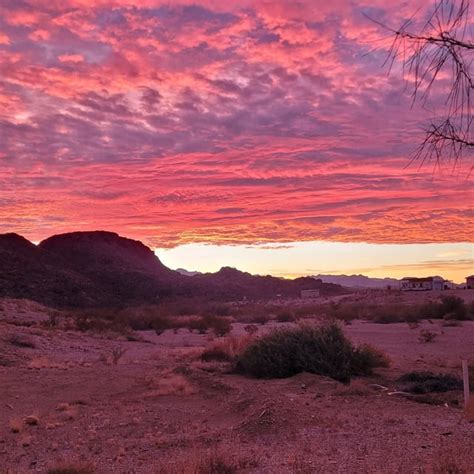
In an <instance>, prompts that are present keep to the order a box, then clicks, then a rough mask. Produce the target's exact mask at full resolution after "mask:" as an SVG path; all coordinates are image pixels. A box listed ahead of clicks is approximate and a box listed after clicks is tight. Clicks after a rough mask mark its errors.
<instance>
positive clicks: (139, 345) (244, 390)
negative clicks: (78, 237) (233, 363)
mask: <svg viewBox="0 0 474 474" xmlns="http://www.w3.org/2000/svg"><path fill="white" fill-rule="evenodd" d="M2 308H3V310H2V311H1V312H0V472H2V469H3V471H4V472H11V473H23V472H48V470H50V469H54V468H57V467H58V466H61V465H63V464H64V463H70V464H71V463H72V464H73V465H75V466H76V467H80V466H90V467H91V469H92V470H93V472H98V473H110V472H118V473H122V472H123V473H155V472H171V473H172V472H194V471H193V468H192V466H193V465H195V464H196V462H197V461H199V460H201V459H203V458H204V457H205V456H207V455H216V456H221V457H222V458H224V459H226V460H227V462H228V463H230V464H232V465H233V466H234V467H235V468H236V469H237V471H238V472H249V473H293V472H294V473H297V472H298V473H309V472H323V473H380V472H384V473H392V472H393V473H414V472H420V473H421V472H439V471H436V469H438V468H439V466H443V465H444V464H445V463H446V462H447V461H449V460H450V459H451V458H453V457H454V458H455V462H456V463H458V464H459V465H460V466H462V467H463V468H464V472H474V460H473V459H474V458H473V455H472V453H474V423H469V421H468V420H467V419H466V415H465V413H464V411H463V410H462V408H461V406H462V393H460V392H449V393H445V394H443V395H442V397H441V398H438V399H436V400H434V401H433V403H436V404H429V403H419V402H418V401H415V400H413V399H411V398H409V397H406V396H404V395H400V394H396V393H393V392H396V391H397V390H398V389H399V383H398V382H397V379H398V377H399V376H400V375H401V374H402V373H404V372H407V371H411V370H432V371H434V372H448V373H455V374H459V373H460V359H461V358H462V357H467V358H470V360H471V364H472V363H474V360H473V358H474V322H463V324H462V326H460V327H443V326H441V324H440V322H438V321H434V322H433V323H429V322H427V321H424V322H422V323H421V325H420V326H419V327H417V328H412V329H410V327H409V326H408V325H407V324H405V323H399V324H384V325H381V324H374V323H367V322H363V321H353V322H352V324H350V325H347V326H345V327H344V330H345V332H346V333H347V335H348V336H349V337H350V338H351V339H352V340H353V341H354V342H355V343H370V344H373V345H375V346H376V347H379V348H381V349H384V350H385V351H386V353H387V354H388V355H389V356H390V358H391V359H392V362H393V364H392V367H391V368H390V369H383V370H380V371H378V373H377V375H376V376H374V377H371V378H361V379H357V380H354V381H353V382H352V383H351V385H349V386H346V385H343V384H340V383H338V382H336V381H334V380H332V379H329V378H324V377H319V376H316V375H310V374H300V375H298V376H295V377H292V378H288V379H283V380H254V379H250V378H245V377H242V376H239V375H235V374H233V373H229V371H228V367H227V366H226V365H225V364H218V363H203V362H201V361H200V360H199V354H200V352H201V351H202V349H203V348H204V347H206V346H207V345H208V344H209V343H210V340H211V339H213V336H211V335H198V334H191V333H189V331H187V330H185V329H180V330H179V331H178V332H177V333H176V334H175V333H173V331H166V332H165V333H163V334H161V335H159V336H157V335H156V334H155V333H153V332H149V331H143V332H140V333H136V338H137V339H138V340H135V341H128V340H126V338H124V337H118V336H117V335H112V334H89V333H80V332H77V331H74V330H64V329H48V328H46V327H45V326H44V322H46V321H47V320H48V317H49V314H50V310H48V309H45V308H42V307H41V306H39V305H35V304H32V303H25V302H18V301H4V302H3V305H2ZM60 317H61V316H60ZM28 321H29V322H30V323H28ZM41 321H43V323H41ZM25 322H26V324H31V325H30V326H29V327H28V326H25V325H23V324H25ZM307 322H308V323H311V322H312V321H307ZM42 324H43V325H42ZM243 326H244V325H243V324H241V323H235V324H234V325H233V333H234V334H237V335H238V334H243V333H244V331H243ZM282 326H284V324H278V323H276V322H270V323H268V324H266V325H264V326H260V327H259V332H258V333H257V334H263V333H264V332H266V331H269V330H271V329H272V328H275V327H282ZM421 329H428V330H430V331H432V332H436V333H437V336H436V338H435V340H434V341H432V342H430V343H423V342H420V341H419V339H418V337H419V333H420V331H421ZM114 357H115V358H116V360H115V362H116V363H114ZM443 463H444V464H443Z"/></svg>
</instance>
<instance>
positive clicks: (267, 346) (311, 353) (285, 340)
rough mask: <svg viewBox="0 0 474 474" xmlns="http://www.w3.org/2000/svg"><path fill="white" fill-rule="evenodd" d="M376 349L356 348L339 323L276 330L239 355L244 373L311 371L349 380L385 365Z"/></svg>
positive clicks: (267, 375) (287, 374)
mask: <svg viewBox="0 0 474 474" xmlns="http://www.w3.org/2000/svg"><path fill="white" fill-rule="evenodd" d="M385 364H386V361H385V360H384V359H383V357H382V356H381V355H380V353H379V352H378V351H377V353H375V350H374V349H370V350H369V349H368V348H367V347H365V348H364V347H360V348H355V347H354V346H353V345H352V343H351V342H350V341H349V339H347V338H346V337H345V335H344V333H343V332H342V329H341V328H340V327H339V326H338V325H337V324H335V323H329V324H326V325H323V326H320V327H311V326H302V327H299V328H295V329H283V330H276V331H274V332H272V333H270V334H268V335H266V336H263V337H261V338H259V339H256V340H255V341H253V342H252V343H251V344H250V345H249V346H248V347H247V348H246V349H245V350H244V351H243V353H242V354H240V356H239V357H238V358H237V364H236V369H237V371H238V372H240V373H244V374H247V375H251V376H254V377H257V378H285V377H291V376H293V375H296V374H298V373H300V372H310V373H314V374H319V375H325V376H328V377H332V378H334V379H336V380H339V381H341V382H349V381H350V379H351V378H352V377H353V376H355V375H368V374H370V373H372V371H373V369H374V368H376V367H380V366H385Z"/></svg>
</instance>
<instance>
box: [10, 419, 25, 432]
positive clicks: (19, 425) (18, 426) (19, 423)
mask: <svg viewBox="0 0 474 474" xmlns="http://www.w3.org/2000/svg"><path fill="white" fill-rule="evenodd" d="M8 425H9V426H10V431H11V432H12V433H21V430H22V429H23V420H21V419H20V418H11V419H10V421H9V423H8Z"/></svg>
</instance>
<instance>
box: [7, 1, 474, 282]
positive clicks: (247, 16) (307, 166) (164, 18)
mask: <svg viewBox="0 0 474 474" xmlns="http://www.w3.org/2000/svg"><path fill="white" fill-rule="evenodd" d="M430 8H432V3H431V2H430V1H427V0H410V1H408V0H407V1H403V0H393V1H390V0H332V1H331V2H328V1H326V0H324V1H322V0H321V1H320V0H306V1H303V0H300V1H298V0H272V1H268V0H252V1H251V0H240V1H237V0H226V1H218V0H195V1H192V0H176V1H162V0H141V1H138V0H134V1H132V0H94V1H92V0H0V233H1V232H17V233H20V234H22V235H24V236H25V237H27V238H29V239H30V240H32V241H40V240H42V239H44V238H46V237H48V236H50V235H52V234H57V233H61V232H69V231H77V230H96V229H102V230H109V231H114V232H118V233H119V234H121V235H123V236H126V237H130V238H135V239H139V240H142V241H143V242H144V243H146V244H147V245H149V246H150V247H151V248H153V249H156V252H157V254H158V255H159V256H160V258H162V260H163V262H164V263H165V264H168V265H170V266H171V267H173V268H176V267H184V268H189V269H197V270H201V271H212V270H216V269H218V268H219V267H221V266H224V265H231V266H236V267H238V268H242V269H243V270H247V271H252V272H253V273H264V274H267V273H271V274H276V275H281V276H290V277H293V276H299V275H302V274H308V273H320V272H321V273H322V272H326V273H334V272H338V273H365V274H369V275H373V276H404V274H406V273H408V274H412V275H413V274H418V275H427V274H441V275H443V276H445V277H447V278H451V279H455V280H457V281H462V280H463V279H464V276H465V275H467V274H470V273H474V249H473V245H472V243H473V242H474V208H473V204H474V194H473V192H474V191H473V189H474V186H473V184H474V183H473V173H470V172H469V170H470V167H471V166H472V155H470V156H467V157H465V158H464V159H463V161H462V162H461V163H460V164H459V165H458V166H457V167H456V168H454V167H453V166H452V164H446V165H445V166H443V167H441V168H440V169H435V168H434V166H433V165H432V164H429V163H428V164H425V165H424V166H423V167H421V168H420V166H419V163H411V159H410V158H411V157H412V156H413V151H414V150H415V149H416V147H417V145H418V144H419V143H420V141H421V139H422V138H423V132H422V130H423V127H424V126H425V125H426V123H428V122H429V120H430V118H432V117H433V116H434V115H436V114H438V113H439V110H440V109H441V110H442V105H443V100H444V97H445V92H446V87H447V83H448V82H449V74H448V72H444V73H443V75H442V76H441V78H440V80H439V81H438V83H437V87H435V88H434V89H433V90H432V95H431V97H430V101H429V106H428V105H426V104H425V106H422V104H419V103H415V104H413V102H412V98H411V82H412V80H413V78H412V77H410V75H409V74H405V76H404V75H403V73H402V70H401V65H400V64H399V63H398V62H395V64H394V65H393V68H392V71H391V73H390V74H389V73H388V70H387V67H386V66H384V65H383V63H384V59H385V58H386V55H387V48H388V45H389V41H387V38H386V37H387V32H386V31H385V30H384V29H383V28H381V27H380V26H379V25H378V24H377V23H376V22H374V21H371V20H370V19H369V18H368V17H370V18H373V19H375V20H377V21H378V22H381V23H383V24H387V25H391V26H395V27H397V26H398V25H400V24H401V23H403V22H404V21H405V20H406V19H408V18H410V17H412V16H413V15H414V14H415V16H414V17H413V18H414V20H413V29H416V28H418V27H419V26H420V24H421V22H422V21H423V20H424V18H426V15H427V14H428V12H429V11H430Z"/></svg>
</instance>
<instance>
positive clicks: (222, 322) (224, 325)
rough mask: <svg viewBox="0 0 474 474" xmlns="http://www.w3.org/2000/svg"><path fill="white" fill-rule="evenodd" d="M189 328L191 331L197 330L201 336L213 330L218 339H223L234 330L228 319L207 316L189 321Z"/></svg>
mask: <svg viewBox="0 0 474 474" xmlns="http://www.w3.org/2000/svg"><path fill="white" fill-rule="evenodd" d="M188 328H189V329H190V330H191V331H193V330H196V331H197V332H198V333H199V334H206V332H207V331H208V330H209V329H212V330H213V331H214V334H215V335H216V336H217V337H222V336H225V335H226V334H228V333H229V332H230V331H231V330H232V324H231V322H230V320H229V319H228V318H224V317H220V316H214V315H206V316H200V317H199V318H194V319H192V320H191V321H189V322H188Z"/></svg>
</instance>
